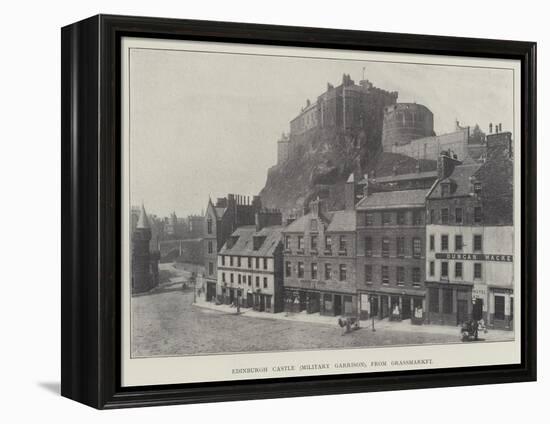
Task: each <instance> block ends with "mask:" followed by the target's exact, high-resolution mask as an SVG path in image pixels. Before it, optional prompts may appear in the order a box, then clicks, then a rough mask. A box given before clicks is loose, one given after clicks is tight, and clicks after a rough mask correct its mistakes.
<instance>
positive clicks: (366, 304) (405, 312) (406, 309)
mask: <svg viewBox="0 0 550 424" xmlns="http://www.w3.org/2000/svg"><path fill="white" fill-rule="evenodd" d="M424 299H425V292H424V290H399V289H397V290H394V289H389V288H388V289H386V290H370V291H369V290H367V291H364V292H361V293H360V305H359V307H360V316H361V319H369V318H372V317H374V318H375V319H385V318H388V319H389V320H390V321H403V320H409V319H410V320H411V323H412V324H422V323H423V321H424V311H425V300H424Z"/></svg>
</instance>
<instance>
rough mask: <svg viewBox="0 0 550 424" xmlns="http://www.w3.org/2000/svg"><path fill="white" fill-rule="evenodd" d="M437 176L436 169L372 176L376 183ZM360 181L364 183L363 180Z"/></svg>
mask: <svg viewBox="0 0 550 424" xmlns="http://www.w3.org/2000/svg"><path fill="white" fill-rule="evenodd" d="M434 177H437V171H425V172H411V173H408V174H400V175H388V176H386V177H378V178H374V180H375V181H376V182H377V183H387V182H391V181H406V180H419V179H422V178H434ZM361 182H363V183H365V182H366V181H365V180H362V181H361Z"/></svg>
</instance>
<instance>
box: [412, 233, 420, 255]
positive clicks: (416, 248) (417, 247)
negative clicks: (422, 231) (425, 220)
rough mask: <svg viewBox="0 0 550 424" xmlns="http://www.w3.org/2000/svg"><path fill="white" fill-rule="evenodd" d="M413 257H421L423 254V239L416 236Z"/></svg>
mask: <svg viewBox="0 0 550 424" xmlns="http://www.w3.org/2000/svg"><path fill="white" fill-rule="evenodd" d="M412 247H413V257H414V258H420V257H421V256H422V241H421V240H420V239H419V238H418V237H415V238H413V245H412Z"/></svg>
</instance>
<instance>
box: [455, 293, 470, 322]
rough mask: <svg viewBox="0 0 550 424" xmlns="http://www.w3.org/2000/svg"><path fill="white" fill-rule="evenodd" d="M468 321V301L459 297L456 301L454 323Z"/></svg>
mask: <svg viewBox="0 0 550 424" xmlns="http://www.w3.org/2000/svg"><path fill="white" fill-rule="evenodd" d="M465 321H468V301H467V300H464V299H459V300H457V302H456V323H457V324H461V323H463V322H465Z"/></svg>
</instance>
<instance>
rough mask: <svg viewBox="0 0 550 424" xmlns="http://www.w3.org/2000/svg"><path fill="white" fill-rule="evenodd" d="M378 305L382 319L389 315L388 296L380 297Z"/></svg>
mask: <svg viewBox="0 0 550 424" xmlns="http://www.w3.org/2000/svg"><path fill="white" fill-rule="evenodd" d="M380 303H381V304H382V317H381V318H382V319H384V318H386V317H387V316H388V315H389V314H390V311H389V309H390V308H389V305H388V296H380Z"/></svg>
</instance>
